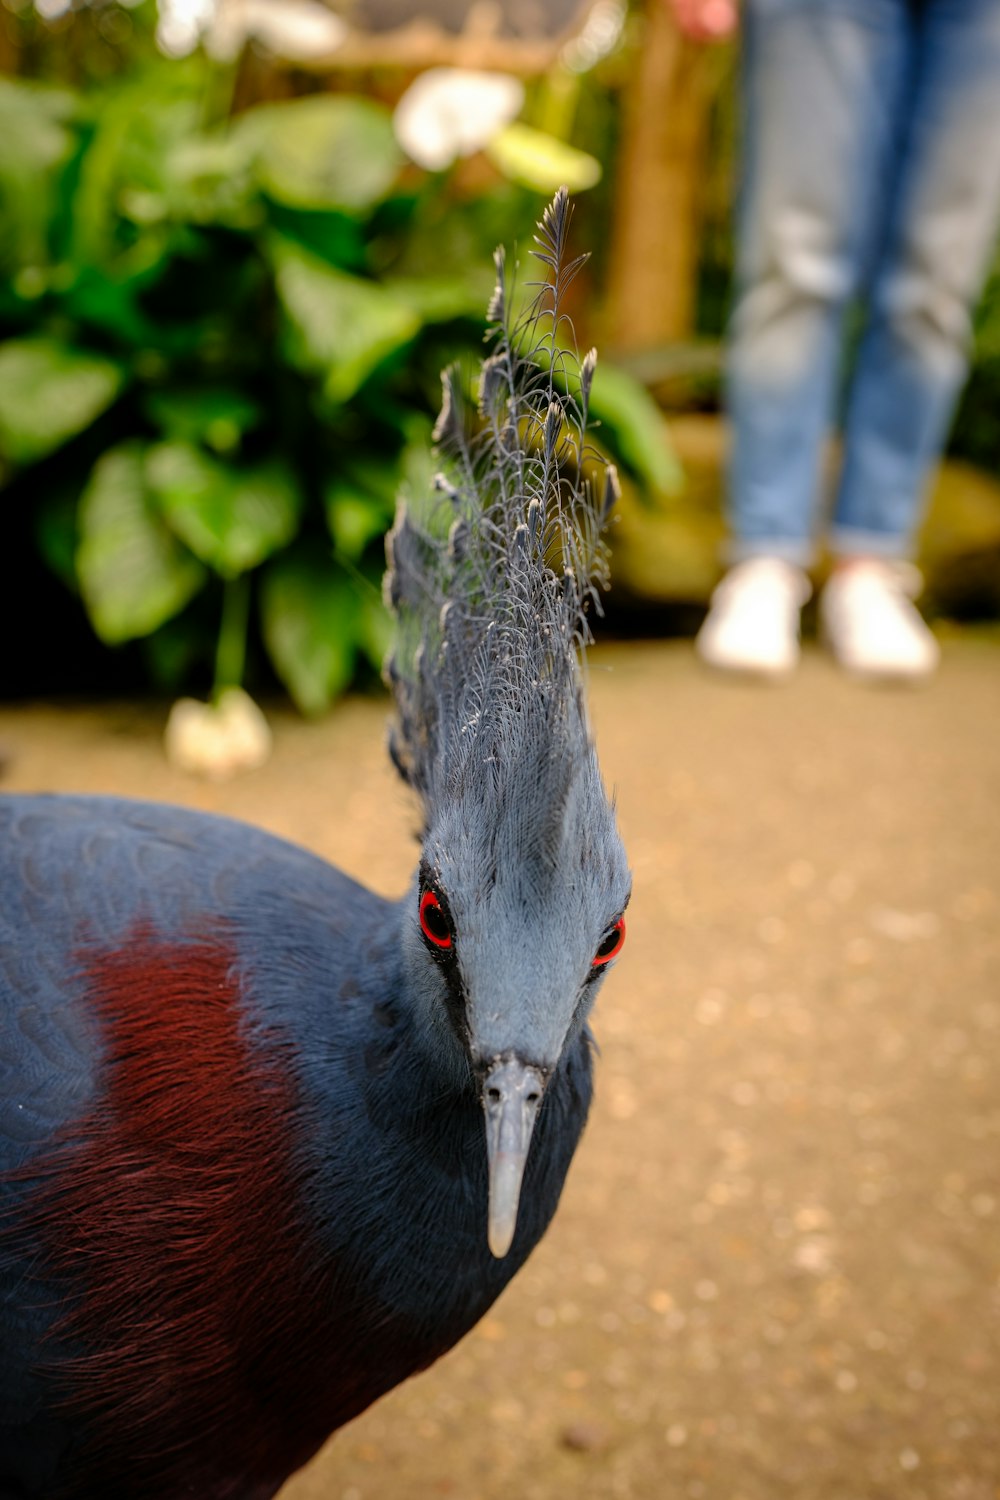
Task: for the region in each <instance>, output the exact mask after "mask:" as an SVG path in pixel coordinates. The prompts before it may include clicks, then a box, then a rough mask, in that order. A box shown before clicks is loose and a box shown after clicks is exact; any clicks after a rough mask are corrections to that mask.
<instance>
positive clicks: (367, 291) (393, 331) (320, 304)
mask: <svg viewBox="0 0 1000 1500" xmlns="http://www.w3.org/2000/svg"><path fill="white" fill-rule="evenodd" d="M272 256H273V259H274V266H275V276H276V280H277V287H278V295H279V297H280V299H281V303H282V306H283V307H284V310H285V314H286V316H287V318H288V324H289V337H288V339H287V345H288V349H287V352H288V357H289V358H290V359H291V361H292V363H293V364H296V365H297V366H298V367H299V368H300V369H303V370H307V371H313V372H319V373H321V374H323V375H324V376H325V381H324V392H325V394H326V395H327V396H328V397H329V398H330V400H331V401H334V402H337V403H339V402H344V401H348V400H350V398H351V397H352V396H353V395H354V394H355V392H356V391H357V390H358V389H359V388H360V387H361V386H362V385H363V384H364V382H365V381H366V380H367V379H368V377H369V375H371V374H372V372H373V371H374V370H375V369H376V368H377V367H378V366H379V365H380V364H381V363H382V361H383V360H384V359H386V358H387V357H388V356H389V355H390V354H394V353H396V352H397V351H398V350H399V349H402V348H405V346H406V345H407V344H408V343H409V342H410V341H411V340H412V339H413V338H414V337H415V335H416V334H417V333H418V332H419V329H420V319H419V317H418V316H417V314H416V313H415V312H414V311H413V309H412V308H411V307H409V306H408V305H407V303H405V302H402V301H400V299H399V298H398V297H396V296H394V295H393V293H392V292H390V291H387V290H386V289H385V288H384V287H382V286H379V285H377V284H376V283H375V282H372V281H365V280H364V279H362V278H361V277H358V276H349V275H347V273H346V272H344V271H338V270H335V269H334V267H333V266H328V265H326V264H324V262H323V261H321V260H320V259H319V258H318V257H317V256H315V255H310V253H309V252H308V251H307V250H303V249H301V247H300V246H298V245H293V244H292V243H291V242H289V241H287V240H278V239H275V240H274V241H273V242H272Z"/></svg>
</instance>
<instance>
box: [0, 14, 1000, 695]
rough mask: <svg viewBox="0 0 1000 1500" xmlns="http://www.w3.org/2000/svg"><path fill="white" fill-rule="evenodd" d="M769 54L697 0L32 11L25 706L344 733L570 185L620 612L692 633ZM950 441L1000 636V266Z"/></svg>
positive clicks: (12, 357)
mask: <svg viewBox="0 0 1000 1500" xmlns="http://www.w3.org/2000/svg"><path fill="white" fill-rule="evenodd" d="M734 51H735V49H734V48H733V47H732V46H731V45H728V46H722V47H698V46H696V45H693V44H691V43H687V42H684V41H682V40H681V38H680V37H679V35H678V33H677V31H676V30H675V28H674V25H673V22H672V20H671V17H670V15H669V13H668V8H667V6H666V5H665V4H664V3H663V0H648V3H647V4H646V5H645V6H643V5H641V4H634V5H632V6H631V7H629V6H626V5H625V3H624V0H592V3H582V0H581V3H576V0H561V3H546V4H544V5H541V4H537V3H530V0H507V3H502V4H501V3H493V0H491V3H489V4H479V5H473V6H468V5H459V4H455V3H451V0H439V3H437V4H434V3H428V4H426V5H422V6H420V7H412V6H409V5H402V4H395V3H392V0H370V3H366V0H357V3H351V4H349V5H344V6H342V7H340V8H337V7H336V6H333V7H328V6H327V5H326V4H323V3H320V0H159V3H156V0H126V3H123V0H38V3H35V0H0V71H2V73H3V75H4V76H3V78H2V79H0V343H2V347H0V486H2V490H3V494H4V501H5V504H4V520H5V531H6V535H5V541H4V547H3V549H2V557H0V612H2V624H3V627H4V631H5V636H6V638H8V639H11V638H15V637H16V639H17V640H18V643H19V645H18V650H17V651H16V652H15V653H8V654H7V655H6V659H5V661H4V665H3V668H2V672H0V691H2V692H3V693H4V694H5V695H7V696H9V695H30V694H34V693H38V692H66V691H84V692H93V693H109V692H125V691H127V692H153V693H156V694H160V695H164V694H166V695H168V696H169V695H174V694H177V693H179V692H181V691H193V692H196V693H197V694H198V695H199V696H205V695H206V694H208V693H209V692H210V691H211V690H212V689H213V687H214V688H215V689H218V688H220V687H221V686H226V685H229V684H234V683H243V684H245V685H246V686H247V687H248V688H249V689H250V691H251V692H252V693H254V694H255V695H256V694H261V693H262V694H264V695H267V694H269V693H273V692H274V691H275V690H276V689H277V688H278V687H279V686H280V687H281V688H282V689H283V690H284V691H286V692H287V693H288V694H290V695H291V698H292V700H293V701H294V702H295V704H296V705H297V706H298V707H299V709H301V710H302V711H304V712H305V713H309V714H315V713H319V712H322V711H323V710H325V709H326V708H327V707H328V706H329V705H330V703H331V702H332V701H333V700H334V699H335V698H336V697H337V696H338V695H339V694H340V693H342V692H343V691H345V689H346V688H348V686H350V685H351V684H352V683H353V684H355V685H359V686H360V685H364V684H366V683H370V682H371V681H372V680H373V679H374V678H375V677H376V676H377V671H378V666H379V663H380V661H381V658H382V654H383V651H384V647H385V640H386V626H385V618H384V615H383V613H382V610H381V605H380V602H379V597H378V580H379V576H380V572H381V568H382V540H381V539H382V534H383V532H384V530H385V528H386V525H387V523H388V521H389V519H390V517H391V513H392V508H393V504H394V498H395V495H396V493H397V491H398V490H399V489H400V487H401V486H404V485H411V486H416V487H419V486H420V485H422V484H423V483H424V481H425V479H426V474H427V469H428V465H429V462H430V460H429V459H428V454H427V450H428V434H429V431H430V425H431V422H432V420H433V415H434V412H435V410H436V405H437V401H438V372H439V370H440V368H441V366H442V364H443V363H445V362H446V361H447V360H449V359H451V358H454V357H462V356H464V357H465V358H466V359H467V360H468V362H469V363H470V364H471V363H472V361H473V360H474V359H475V357H476V356H477V354H478V351H479V348H480V339H481V329H482V316H483V309H484V306H485V300H486V298H487V297H488V293H489V286H490V277H491V266H490V256H491V253H492V250H493V248H494V246H495V245H496V244H497V243H499V242H500V241H504V242H505V243H507V244H513V245H518V246H520V248H521V255H522V261H524V260H525V259H526V250H527V247H528V246H529V244H530V237H531V232H532V227H533V224H534V221H535V218H536V216H537V214H538V212H539V210H540V207H541V206H542V204H543V203H544V201H545V198H546V195H548V194H550V193H551V192H552V190H553V189H554V188H555V187H556V186H557V185H559V184H560V183H561V182H566V183H567V184H568V185H569V186H570V188H571V189H572V190H573V192H574V194H575V196H576V220H575V242H576V244H577V246H578V247H581V248H582V247H587V248H590V249H591V250H592V252H593V255H592V259H591V262H590V264H589V265H588V267H587V269H586V272H585V275H584V277H583V278H581V280H580V281H579V283H578V284H577V287H576V292H575V299H574V303H573V306H572V309H571V310H572V312H573V315H574V319H575V321H576V324H577V331H578V335H579V339H580V343H581V347H586V346H587V345H588V344H589V343H591V342H597V343H598V344H599V346H600V349H601V354H602V362H603V365H602V371H601V378H600V381H599V384H598V387H597V390H596V393H595V394H596V411H597V415H598V417H599V419H600V422H601V430H600V440H601V442H602V443H603V444H604V445H605V447H606V448H607V449H608V450H609V451H610V452H611V453H612V454H613V456H614V457H615V458H616V460H617V461H618V463H619V466H620V468H621V470H622V472H623V474H624V476H625V480H626V501H625V505H624V508H623V513H622V517H621V519H620V523H619V525H618V527H617V528H616V530H615V532H614V544H615V550H616V553H617V556H616V559H615V566H614V575H615V590H614V593H613V595H612V596H611V599H610V601H609V627H610V628H611V629H612V630H613V631H615V632H616V633H636V632H637V631H639V632H645V633H650V632H653V633H663V632H669V633H676V632H677V631H687V630H690V629H691V628H692V626H693V625H694V624H695V623H696V622H697V619H698V618H699V611H700V609H701V608H702V607H703V605H704V603H705V600H706V598H707V595H708V592H709V590H710V588H711V586H712V584H713V582H714V581H715V578H716V576H717V571H718V565H717V545H718V542H719V539H720V536H721V530H722V527H721V520H720V486H719V482H718V475H719V459H720V453H721V447H722V443H721V436H720V428H719V424H718V422H717V408H718V398H719V364H720V342H719V341H720V336H721V333H722V329H723V325H724V319H725V314H726V306H727V298H728V291H729V282H730V266H731V229H730V218H731V213H730V210H731V198H732V180H733V153H734V103H733V89H732V87H731V84H732V72H733V68H734ZM528 264H529V265H530V262H528ZM521 274H522V277H523V276H524V275H526V274H530V271H526V270H524V269H522V273H521ZM661 411H662V412H666V413H667V414H668V416H669V417H671V418H672V419H673V420H672V422H671V423H670V424H669V425H667V424H664V423H663V422H662V421H661V419H660V412H661ZM951 452H952V454H953V455H954V457H955V458H956V459H960V460H963V461H965V462H966V463H968V464H974V465H977V466H978V469H979V472H978V473H973V472H972V471H971V470H970V469H968V468H965V467H956V468H955V469H953V470H949V471H948V473H947V474H946V476H945V482H944V487H943V491H942V492H940V493H939V494H938V495H937V496H936V498H935V504H934V506H933V507H932V511H931V514H930V517H929V519H928V524H927V527H926V528H925V535H924V542H925V547H924V551H925V554H926V556H925V557H924V558H923V559H922V560H923V561H924V564H925V571H926V573H927V583H928V599H927V603H928V605H929V607H930V609H931V610H932V612H935V613H937V614H945V615H949V616H952V617H958V618H969V617H983V616H986V617H995V615H996V614H997V612H998V609H1000V583H998V577H1000V567H998V564H1000V502H998V500H997V494H996V491H995V490H994V489H993V486H992V483H991V482H990V479H989V478H987V477H983V475H986V476H989V475H991V474H995V472H996V467H997V463H998V461H1000V271H998V272H995V273H994V275H993V277H992V278H991V280H990V283H989V286H988V288H987V292H986V296H985V298H984V300H983V303H982V305H981V308H980V313H979V318H978V324H977V344H976V352H975V359H974V364H973V371H972V377H971V380H970V382H969V385H968V387H967V390H966V392H965V396H964V398H963V401H962V406H961V410H960V412H959V415H958V419H957V422H956V425H955V428H954V433H953V437H952V441H951Z"/></svg>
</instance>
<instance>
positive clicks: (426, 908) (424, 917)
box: [420, 891, 451, 948]
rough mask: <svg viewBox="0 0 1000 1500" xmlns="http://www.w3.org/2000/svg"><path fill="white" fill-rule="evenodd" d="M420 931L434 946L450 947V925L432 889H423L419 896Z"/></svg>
mask: <svg viewBox="0 0 1000 1500" xmlns="http://www.w3.org/2000/svg"><path fill="white" fill-rule="evenodd" d="M420 931H421V932H422V933H423V935H424V937H425V938H426V939H427V940H428V942H431V943H433V944H434V946H435V948H450V947H451V925H450V923H449V921H448V918H447V917H446V916H445V914H444V907H443V906H442V905H441V903H440V901H439V900H438V898H437V897H436V896H435V894H434V892H433V891H424V894H423V895H422V896H421V898H420Z"/></svg>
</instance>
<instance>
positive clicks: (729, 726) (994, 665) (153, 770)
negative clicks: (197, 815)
mask: <svg viewBox="0 0 1000 1500" xmlns="http://www.w3.org/2000/svg"><path fill="white" fill-rule="evenodd" d="M591 696H592V701H593V707H594V718H595V721H596V727H597V732H598V740H599V744H600V747H601V753H602V761H603V764H604V768H605V772H606V775H607V777H608V779H609V781H611V782H613V783H615V784H616V785H617V787H618V791H619V804H620V812H621V823H622V828H623V832H624V834H625V838H626V843H627V845H628V848H629V852H630V855H631V859H632V862H633V866H634V869H635V897H634V900H633V905H632V910H631V913H630V926H629V941H628V947H627V951H626V954H625V955H624V956H623V959H622V962H621V964H620V965H619V967H618V970H617V973H616V974H615V975H614V978H613V979H612V980H611V981H610V982H609V984H608V985H607V987H606V989H605V991H604V993H603V995H602V998H601V1002H600V1006H599V1011H598V1015H597V1020H596V1030H597V1032H598V1034H599V1037H600V1041H601V1045H602V1051H603V1055H602V1058H601V1060H600V1064H599V1074H598V1104H597V1108H596V1111H595V1114H594V1117H593V1119H592V1122H591V1125H590V1127H589V1129H588V1132H587V1136H586V1139H585V1142H584V1145H583V1147H582V1149H581V1152H580V1155H579V1157H578V1160H577V1162H576V1164H575V1166H574V1169H573V1172H572V1173H571V1177H570V1182H569V1186H568V1188H567V1192H566V1195H565V1197H564V1200H563V1205H562V1207H561V1209H560V1213H559V1215H558V1217H557V1220H556V1224H555V1226H554V1228H553V1230H552V1232H551V1233H550V1235H549V1237H548V1239H547V1241H546V1242H545V1244H544V1245H543V1246H542V1248H541V1249H540V1250H539V1251H538V1253H537V1254H536V1256H535V1258H534V1259H533V1260H532V1262H531V1263H530V1265H529V1266H528V1268H527V1270H526V1271H525V1272H524V1273H523V1274H522V1276H521V1278H520V1279H519V1280H518V1281H517V1282H516V1283H515V1285H514V1287H513V1288H512V1289H511V1290H510V1292H508V1294H507V1295H506V1296H505V1298H503V1299H502V1301H501V1303H500V1304H499V1305H498V1306H497V1308H496V1310H495V1312H494V1313H493V1315H492V1316H491V1317H489V1318H488V1319H487V1320H486V1322H485V1323H483V1324H482V1325H481V1326H480V1328H479V1329H478V1330H477V1331H476V1333H475V1334H473V1335H472V1336H471V1337H470V1338H469V1339H468V1340H467V1341H466V1342H465V1343H464V1344H463V1345H462V1346H461V1347H460V1348H459V1349H457V1350H456V1351H455V1352H454V1353H453V1354H451V1355H450V1356H449V1357H448V1358H447V1359H445V1360H444V1361H442V1362H441V1364H440V1365H438V1366H437V1367H436V1368H435V1369H434V1370H433V1371H431V1372H430V1373H429V1374H427V1375H425V1376H423V1377H421V1378H420V1379H418V1380H416V1381H413V1382H411V1383H410V1384H409V1385H408V1386H406V1387H404V1388H403V1389H401V1390H399V1391H397V1392H396V1393H394V1395H393V1396H391V1397H390V1398H388V1399H387V1400H386V1401H384V1402H383V1403H382V1404H381V1405H380V1406H378V1407H377V1408H375V1409H374V1410H373V1411H371V1412H369V1413H368V1414H367V1415H366V1416H365V1417H363V1418H362V1419H361V1420H360V1421H359V1422H357V1423H356V1424H354V1425H353V1426H352V1427H351V1428H349V1429H347V1430H346V1431H345V1432H344V1433H342V1434H341V1435H340V1436H339V1438H337V1439H336V1440H335V1441H334V1442H333V1443H332V1444H331V1445H330V1447H329V1448H328V1449H327V1450H325V1452H324V1453H323V1454H321V1455H320V1456H319V1457H318V1458H317V1460H316V1461H315V1462H314V1464H313V1465H311V1466H310V1468H309V1469H308V1470H306V1471H305V1472H303V1473H302V1474H301V1475H300V1476H299V1477H298V1478H297V1479H295V1480H294V1481H293V1482H292V1483H291V1484H289V1485H288V1487H287V1488H286V1490H285V1491H283V1495H282V1500H433V1497H435V1496H454V1497H457V1500H557V1497H558V1500H562V1497H564V1496H565V1497H579V1500H617V1497H624V1500H630V1497H631V1500H661V1497H662V1500H682V1497H691V1500H699V1497H704V1500H785V1497H788V1500H791V1497H795V1500H813V1497H816V1500H819V1497H822V1500H883V1497H884V1500H897V1497H900V1500H904V1497H905V1500H996V1497H998V1496H1000V640H998V638H997V637H996V636H994V637H993V638H992V639H988V638H975V637H962V638H960V639H957V640H953V641H949V642H947V643H946V647H945V662H944V667H943V670H942V672H941V675H940V677H939V678H938V679H937V680H936V681H935V682H934V683H933V684H932V685H931V686H930V687H928V688H927V689H926V690H924V691H919V692H890V691H875V690H871V689H865V688H863V687H861V686H858V685H856V684H853V683H850V682H847V681H844V680H843V679H842V678H841V677H839V676H838V675H836V673H835V672H834V671H833V669H832V667H831V666H830V665H829V664H828V663H827V662H826V661H825V660H824V659H823V658H821V657H820V656H819V655H817V654H811V655H809V656H808V657H807V660H806V661H805V663H804V666H803V670H802V671H801V673H800V675H799V676H798V677H797V679H796V680H795V682H794V683H793V684H791V685H790V686H789V687H787V688H783V689H763V688H753V687H749V686H745V685H739V684H731V683H727V682H721V681H715V680H711V679H708V678H706V677H704V676H703V675H701V674H700V673H699V672H697V671H696V669H695V667H694V664H693V662H692V660H691V655H690V651H689V649H688V648H687V647H685V646H661V645H656V646H639V647H636V646H629V647H619V648H609V649H606V650H604V651H603V652H599V653H597V655H596V656H595V660H594V664H593V670H592V693H591ZM384 720H385V706H384V705H383V704H381V703H379V702H362V701H354V702H351V703H349V704H348V705H346V707H345V708H344V709H343V710H342V711H340V712H338V713H337V714H336V715H335V716H334V717H333V718H332V719H331V720H330V721H329V722H328V723H327V724H325V725H323V726H320V727H309V726H306V725H303V724H302V723H301V722H298V721H295V720H293V719H292V718H291V717H288V716H277V717H276V727H277V732H278V743H277V752H276V755H275V758H274V760H273V761H272V763H271V765H270V766H269V767H267V769H266V770H264V771H262V772H259V773H256V774H255V775H252V776H249V777H246V778H245V779H243V780H242V781H238V782H236V783H234V784H233V785H231V786H228V787H225V788H221V789H213V788H205V787H202V786H199V785H198V784H197V783H194V782H191V781H190V780H188V779H186V778H184V777H181V776H180V775H177V774H174V773H171V772H170V771H168V769H167V768H166V767H165V765H164V763H163V761H162V757H161V755H160V749H159V743H158V739H157V730H158V727H159V722H160V721H159V720H158V719H157V717H156V716H154V715H150V714H149V713H148V712H146V711H135V710H130V709H124V710H113V711H112V710H108V711H102V712H100V713H94V712H90V711H72V712H68V711H67V712H58V711H54V710H50V709H43V708H38V709H25V710H0V746H2V748H3V749H4V750H5V751H6V753H7V754H8V755H9V757H10V764H9V766H8V769H7V773H6V776H5V778H4V785H5V786H6V787H8V788H10V789H27V788H58V789H69V788H82V789H89V790H108V791H116V792H121V793H125V794H129V795H140V796H152V797H156V798H170V799H175V800H181V801H186V802H189V803H193V804H195V805H197V806H201V807H206V808H215V809H219V810H223V811H227V812H231V813H234V814H236V815H239V816H243V817H246V818H250V819H253V820H255V821H257V822H260V823H262V824H265V825H266V826H268V827H270V828H273V829H275V830H276V831H278V832H281V833H284V834H286V835H288V836H290V837H292V838H294V839H297V840H299V841H301V842H303V843H307V844H310V845H312V846H314V847H316V848H318V849H320V850H321V851H322V852H323V853H325V854H327V855H329V856H330V857H331V858H333V859H335V860H336V861H338V862H339V863H341V864H342V865H344V866H345V867H346V868H348V869H349V870H351V871H352V872H353V873H355V874H357V875H359V876H361V877H362V878H365V879H367V880H368V881H369V882H370V883H372V884H373V885H375V886H376V887H377V888H379V889H382V890H385V891H387V892H397V891H399V890H400V889H401V888H402V886H403V884H404V882H405V879H406V877H407V875H408V872H409V867H410V864H411V861H412V858H413V846H412V843H411V830H412V828H413V826H414V821H415V820H414V818H413V815H412V811H411V810H410V808H409V806H408V803H407V800H406V797H405V794H404V793H403V791H402V790H401V789H400V788H398V787H397V785H396V784H395V782H394V781H393V779H392V777H391V774H390V772H389V770H388V768H387V765H386V763H385V758H384V755H383V752H382V739H383V726H384Z"/></svg>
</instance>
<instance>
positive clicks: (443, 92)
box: [393, 68, 524, 172]
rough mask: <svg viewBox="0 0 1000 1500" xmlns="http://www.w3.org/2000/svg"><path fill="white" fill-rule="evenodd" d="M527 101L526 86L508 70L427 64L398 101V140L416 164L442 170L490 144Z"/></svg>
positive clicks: (431, 169) (428, 168)
mask: <svg viewBox="0 0 1000 1500" xmlns="http://www.w3.org/2000/svg"><path fill="white" fill-rule="evenodd" d="M523 104H524V85H523V84H522V83H521V81H520V79H519V78H512V77H511V75H510V74H509V73H481V72H473V71H472V70H471V69H468V68H429V69H428V70H427V72H426V73H421V74H420V76H419V77H418V78H416V79H414V81H413V83H411V85H410V87H409V88H408V89H407V90H406V93H405V94H404V95H403V97H402V99H400V101H399V103H398V104H397V105H396V113H395V115H394V116H393V124H394V125H395V129H396V139H397V140H398V141H399V144H400V145H401V146H402V148H403V150H404V151H405V152H406V154H407V156H409V157H410V158H411V159H412V160H413V161H415V162H416V163H417V165H418V166H421V167H425V168H426V169H427V170H428V171H430V172H440V171H443V170H444V168H445V167H450V166H451V164H452V162H453V161H455V159H456V158H457V157H459V156H471V155H472V154H473V152H474V151H481V150H482V148H483V147H484V146H488V145H489V143H490V141H491V140H492V139H493V137H494V136H495V135H496V134H497V132H498V131H500V130H502V129H503V128H504V126H505V125H509V124H510V122H511V120H513V119H515V118H516V116H517V115H518V114H520V112H521V108H522V106H523Z"/></svg>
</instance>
